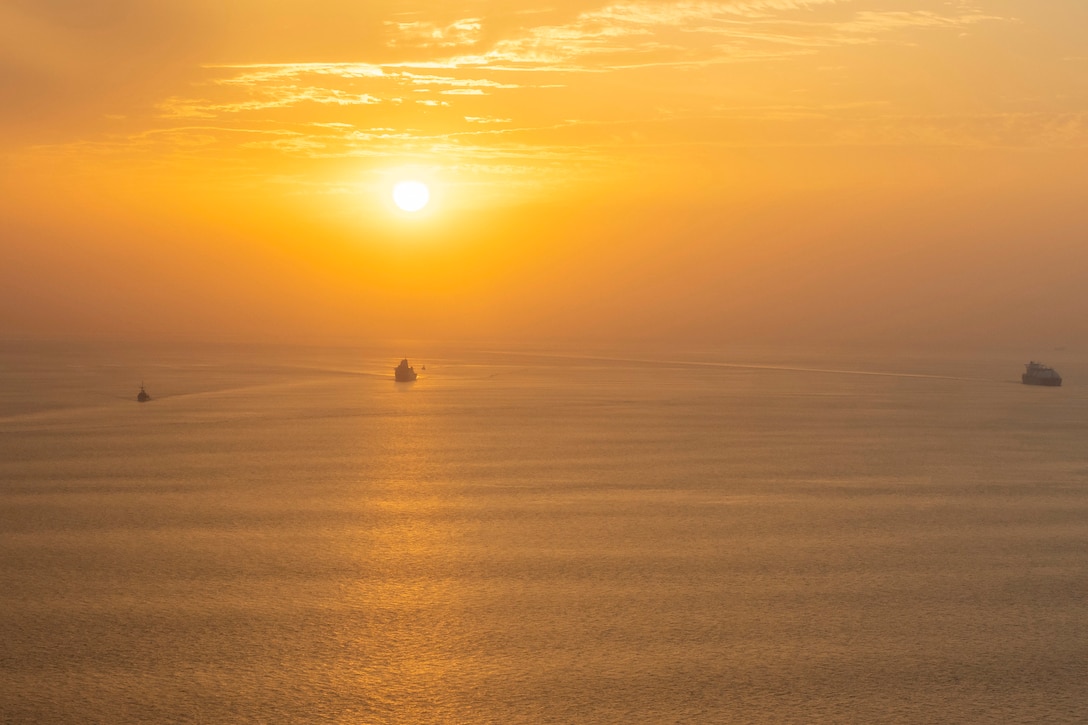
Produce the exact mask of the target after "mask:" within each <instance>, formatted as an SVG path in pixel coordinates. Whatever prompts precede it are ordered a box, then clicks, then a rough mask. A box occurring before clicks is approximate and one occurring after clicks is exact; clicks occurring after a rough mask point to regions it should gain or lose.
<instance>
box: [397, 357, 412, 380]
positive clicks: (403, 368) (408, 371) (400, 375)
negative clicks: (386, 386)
mask: <svg viewBox="0 0 1088 725" xmlns="http://www.w3.org/2000/svg"><path fill="white" fill-rule="evenodd" d="M393 377H394V378H395V379H396V381H397V382H398V383H410V382H412V381H413V380H415V379H416V371H415V368H413V367H411V366H409V365H408V358H404V359H403V360H401V361H400V365H398V366H397V367H395V368H393Z"/></svg>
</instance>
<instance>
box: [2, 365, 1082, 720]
mask: <svg viewBox="0 0 1088 725" xmlns="http://www.w3.org/2000/svg"><path fill="white" fill-rule="evenodd" d="M416 348H417V349H411V350H408V351H407V352H409V353H411V358H412V359H411V362H412V364H413V365H415V366H416V369H417V371H418V372H419V373H420V376H419V379H418V380H417V381H416V382H414V383H407V384H398V383H395V382H393V379H392V369H393V366H394V365H395V364H396V363H397V361H398V360H399V359H400V357H401V356H402V354H403V352H405V351H403V350H394V349H391V348H383V347H379V346H375V347H373V348H369V349H284V348H258V347H226V346H224V347H177V348H170V347H158V348H149V347H134V346H128V347H124V346H107V345H98V346H91V345H38V344H18V345H15V344H8V345H6V346H4V347H3V348H0V383H2V387H0V584H2V586H0V643H2V644H0V721H2V722H5V723H7V722H13V723H22V722H26V723H31V722H33V723H70V722H83V723H160V722H207V723H227V722H344V723H376V724H383V723H633V722H640V723H782V722H865V723H881V722H883V723H895V722H910V723H917V722H925V723H936V722H955V723H966V722H979V723H993V722H1083V721H1086V720H1088V687H1085V683H1086V682H1088V607H1085V605H1084V603H1085V602H1086V601H1088V455H1086V448H1085V441H1086V440H1088V386H1086V384H1085V381H1088V365H1086V364H1085V362H1084V360H1083V358H1080V357H1078V356H1077V355H1074V354H1072V353H1069V352H1058V353H1055V355H1057V356H1058V357H1056V358H1054V359H1047V360H1046V362H1049V363H1052V364H1054V365H1055V367H1057V368H1058V369H1059V371H1060V372H1062V374H1063V375H1064V376H1065V378H1066V383H1065V385H1064V386H1063V387H1061V388H1053V389H1048V388H1037V387H1029V386H1024V385H1020V384H1019V373H1020V371H1021V369H1022V365H1023V363H1024V362H1027V359H1026V358H1025V359H1020V358H1021V355H1016V354H1013V355H1008V354H1004V355H995V354H990V353H971V354H967V353H962V354H958V355H956V356H954V357H951V358H949V357H940V356H927V355H921V354H918V355H912V356H902V355H896V356H892V355H888V354H881V353H875V352H872V353H860V352H857V351H852V352H850V353H849V354H847V353H844V352H835V351H831V352H828V351H785V350H751V349H718V350H710V351H686V352H676V351H669V350H657V351H653V350H640V351H637V352H635V351H625V352H623V353H616V352H614V351H613V352H599V353H594V354H586V352H585V351H584V350H566V351H564V350H554V349H553V350H548V351H546V352H543V351H539V350H535V351H534V350H524V349H523V350H509V349H503V348H498V347H496V348H495V349H482V348H479V347H477V348H475V349H453V348H449V347H445V348H439V347H435V346H421V345H417V346H416ZM423 366H426V369H425V370H423V369H422V368H423ZM141 381H142V382H144V383H145V384H146V386H147V390H148V392H149V393H150V394H151V395H152V397H153V400H152V401H151V402H149V403H143V404H141V403H137V402H136V393H137V392H138V390H139V384H140V383H141Z"/></svg>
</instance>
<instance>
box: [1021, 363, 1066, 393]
mask: <svg viewBox="0 0 1088 725" xmlns="http://www.w3.org/2000/svg"><path fill="white" fill-rule="evenodd" d="M1025 367H1026V368H1027V370H1026V371H1025V372H1024V374H1023V375H1021V376H1020V380H1021V381H1022V382H1023V383H1024V385H1049V386H1051V387H1058V386H1059V385H1061V384H1062V376H1061V375H1058V371H1057V370H1055V369H1054V368H1052V367H1049V366H1047V365H1043V364H1042V363H1037V362H1035V361H1034V360H1032V361H1031V362H1029V363H1028V364H1027V365H1026V366H1025Z"/></svg>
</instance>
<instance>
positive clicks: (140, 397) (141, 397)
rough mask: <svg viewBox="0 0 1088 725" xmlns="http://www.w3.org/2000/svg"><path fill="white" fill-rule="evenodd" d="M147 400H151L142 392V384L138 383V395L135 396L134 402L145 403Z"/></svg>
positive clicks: (145, 392) (144, 391)
mask: <svg viewBox="0 0 1088 725" xmlns="http://www.w3.org/2000/svg"><path fill="white" fill-rule="evenodd" d="M149 400H151V396H150V395H148V394H147V391H146V390H144V384H143V383H140V394H139V395H137V396H136V401H137V402H139V403H146V402H147V401H149Z"/></svg>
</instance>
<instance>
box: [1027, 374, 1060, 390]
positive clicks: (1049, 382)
mask: <svg viewBox="0 0 1088 725" xmlns="http://www.w3.org/2000/svg"><path fill="white" fill-rule="evenodd" d="M1020 380H1021V381H1022V382H1023V383H1024V385H1045V386H1046V387H1048V388H1060V387H1061V384H1062V379H1061V378H1033V377H1029V376H1027V375H1021V376H1020Z"/></svg>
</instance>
